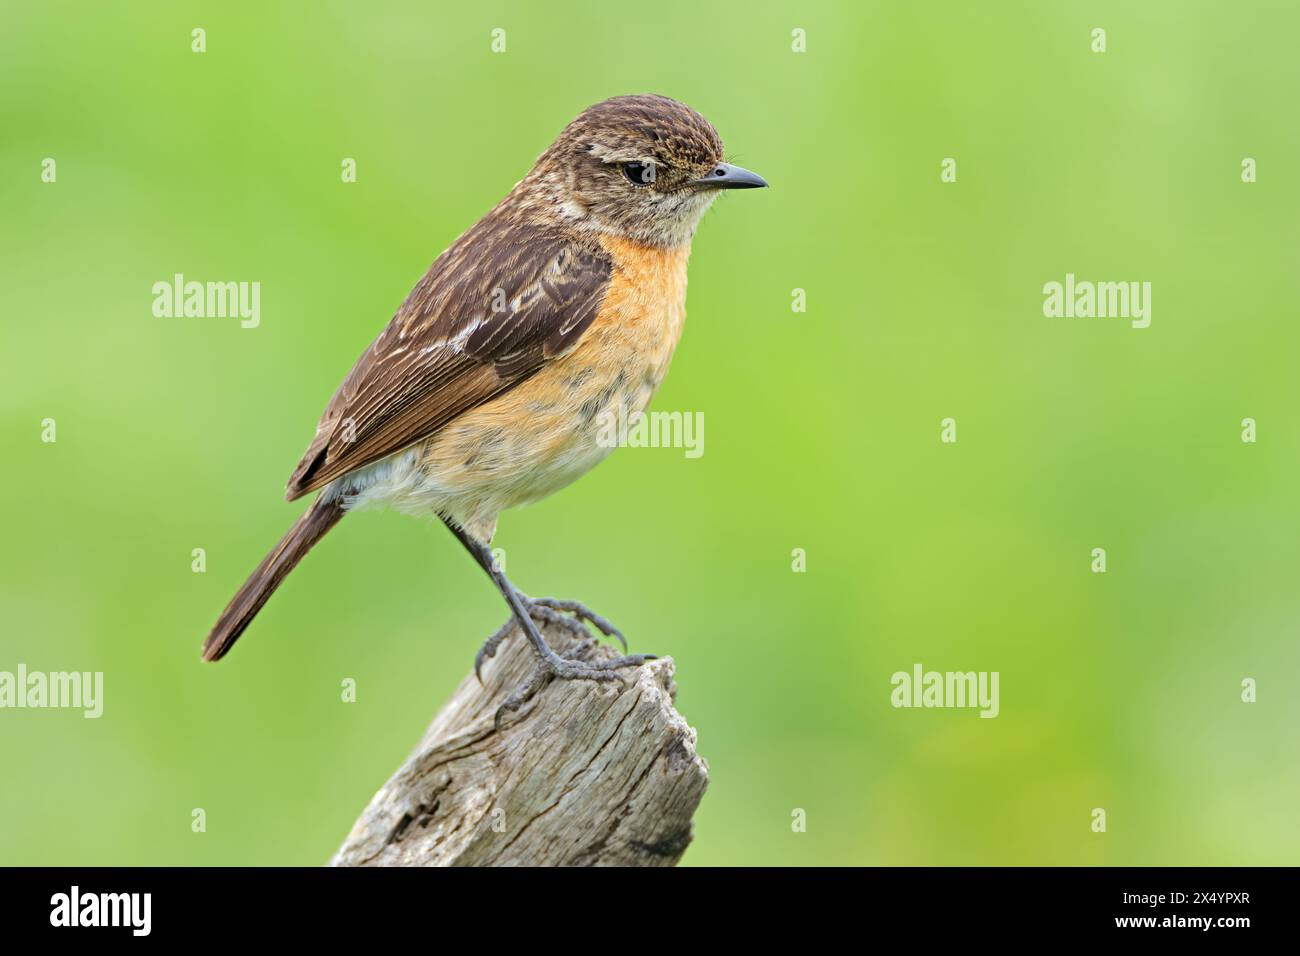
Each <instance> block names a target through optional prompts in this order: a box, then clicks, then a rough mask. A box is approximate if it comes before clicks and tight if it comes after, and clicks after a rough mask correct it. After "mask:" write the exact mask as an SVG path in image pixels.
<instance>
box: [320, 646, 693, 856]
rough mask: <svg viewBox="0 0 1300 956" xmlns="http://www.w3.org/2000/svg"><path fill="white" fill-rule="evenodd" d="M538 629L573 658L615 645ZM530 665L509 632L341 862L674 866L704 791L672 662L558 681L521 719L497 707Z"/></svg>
mask: <svg viewBox="0 0 1300 956" xmlns="http://www.w3.org/2000/svg"><path fill="white" fill-rule="evenodd" d="M575 632H576V628H573V627H561V626H559V625H557V624H555V623H552V624H550V625H549V626H546V627H544V628H543V633H544V634H545V635H546V639H547V642H548V643H550V645H551V646H552V647H554V648H555V649H556V650H557V651H559V652H560V653H561V654H563V655H565V656H576V657H579V658H581V659H584V660H592V659H599V658H601V657H613V656H615V655H614V652H613V651H612V650H611V649H610V648H609V647H604V646H598V645H597V644H596V643H595V642H594V641H592V640H589V639H587V640H583V639H581V638H579V637H577V636H576V633H575ZM535 663H536V658H535V656H534V655H533V653H532V650H531V648H530V647H529V646H528V644H527V642H526V641H525V640H524V639H523V637H522V636H521V635H520V633H519V630H518V628H515V629H514V630H513V631H512V633H511V635H510V636H509V637H508V638H507V639H506V641H505V643H504V644H502V645H501V647H500V649H499V650H498V651H497V654H496V657H495V658H493V659H491V660H489V661H488V662H487V663H486V665H485V666H484V668H483V685H484V686H480V685H479V683H478V680H477V679H476V678H475V677H474V675H473V674H470V675H469V677H467V678H466V679H465V680H464V681H462V682H461V685H460V687H459V688H457V690H456V692H455V693H454V694H453V695H452V697H451V699H450V700H448V701H447V703H446V704H445V705H444V706H443V708H442V710H441V711H440V712H439V713H438V715H437V716H436V717H435V718H434V720H433V723H432V724H431V725H430V726H429V729H428V730H427V731H426V732H425V734H424V738H423V739H422V740H421V741H420V744H419V746H418V747H416V748H415V751H414V752H413V753H412V754H411V756H410V757H409V758H408V759H407V761H406V763H405V764H403V765H402V766H401V767H400V768H399V769H398V770H397V772H396V773H395V774H394V775H393V777H392V778H391V779H390V780H389V781H388V782H387V783H386V784H384V786H383V787H382V788H381V789H380V790H379V792H378V793H376V794H375V796H374V798H373V799H372V800H371V801H370V805H369V806H367V807H366V809H365V811H364V812H363V813H362V814H361V817H360V818H359V819H358V820H357V822H356V824H355V825H354V826H353V828H352V832H351V833H350V834H349V835H348V838H347V840H346V841H345V842H344V844H343V846H342V847H341V848H340V849H339V851H338V853H337V854H336V855H335V856H334V859H333V860H332V861H331V865H333V866H510V865H515V866H520V865H522V866H552V865H554V866H610V865H613V866H672V865H673V864H675V863H676V862H677V861H678V860H679V859H681V856H682V853H683V852H684V851H685V850H686V846H687V844H689V843H690V841H691V817H692V816H693V815H694V813H695V808H696V807H697V806H698V805H699V802H700V797H701V796H703V794H704V788H705V787H706V785H707V784H708V765H707V764H706V763H705V762H704V760H703V759H701V758H700V757H699V756H698V755H697V754H696V753H695V731H694V730H693V729H692V728H691V727H689V726H688V725H687V723H686V721H685V720H683V719H682V716H681V715H680V714H678V713H677V711H676V710H675V709H674V708H673V698H674V695H675V693H676V686H675V685H674V683H673V661H672V658H661V659H659V660H655V661H651V662H649V663H647V664H644V665H642V666H641V667H639V668H635V669H631V668H629V669H627V670H624V671H622V672H621V673H622V675H623V678H624V679H623V681H622V682H619V681H601V682H595V681H585V680H571V681H561V680H551V681H550V682H549V683H548V684H546V685H545V686H544V687H542V689H541V690H540V691H538V693H537V694H536V695H535V696H534V697H533V698H532V699H531V700H530V701H529V702H528V703H526V704H525V705H524V706H523V707H522V708H521V709H520V710H519V711H518V712H515V713H503V714H502V717H501V720H500V724H501V726H500V728H499V729H498V728H497V726H496V716H497V711H498V708H499V707H500V706H501V704H502V703H503V702H504V701H505V700H506V698H507V697H508V696H509V694H510V692H511V691H512V690H513V689H514V688H516V687H517V686H519V685H520V683H521V682H522V681H524V680H526V679H527V678H528V676H529V675H530V674H531V673H532V672H533V669H534V666H535Z"/></svg>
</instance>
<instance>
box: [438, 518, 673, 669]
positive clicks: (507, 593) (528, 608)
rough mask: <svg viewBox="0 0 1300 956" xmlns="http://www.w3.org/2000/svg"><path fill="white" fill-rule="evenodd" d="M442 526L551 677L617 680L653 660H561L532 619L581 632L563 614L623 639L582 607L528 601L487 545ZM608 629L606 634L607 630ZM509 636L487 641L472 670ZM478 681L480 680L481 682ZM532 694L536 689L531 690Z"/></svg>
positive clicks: (495, 636) (544, 600) (499, 634)
mask: <svg viewBox="0 0 1300 956" xmlns="http://www.w3.org/2000/svg"><path fill="white" fill-rule="evenodd" d="M442 520H443V523H444V524H446V525H447V527H448V528H449V529H451V533H452V534H454V535H455V536H456V538H457V540H459V541H460V543H461V544H463V545H464V546H465V549H466V550H467V551H469V553H470V554H471V555H473V557H474V560H475V561H477V562H478V564H479V567H481V568H482V569H483V570H484V571H486V572H487V575H488V577H490V578H491V579H492V583H493V584H495V585H496V586H497V590H498V591H500V592H501V596H502V597H504V598H505V599H506V604H508V605H509V606H510V610H511V612H512V613H513V614H514V616H515V622H516V623H518V625H519V627H520V628H522V629H523V632H524V635H525V636H526V637H527V638H528V641H529V643H530V644H532V645H533V650H534V651H535V652H536V653H537V656H538V657H539V658H541V664H542V666H543V667H544V668H545V669H546V671H547V672H549V673H550V674H551V675H552V676H555V677H560V678H564V679H566V680H567V679H575V678H577V679H583V680H619V679H620V678H619V675H618V674H617V673H615V672H616V671H617V670H618V669H619V668H622V667H638V666H640V665H641V664H644V663H645V662H646V661H649V660H654V659H655V656H654V655H653V654H629V655H627V656H626V657H616V658H614V659H613V660H609V661H594V662H591V661H578V660H570V659H568V658H564V657H561V656H560V655H559V654H557V653H555V651H553V650H552V649H551V647H550V645H549V644H547V643H546V639H545V638H543V637H542V634H541V632H540V631H539V630H538V629H537V625H536V624H535V623H533V618H538V619H540V620H542V621H544V622H548V623H560V622H566V623H565V624H564V625H562V626H573V627H577V628H579V629H582V630H583V633H584V634H585V633H586V631H585V629H583V628H582V625H581V624H580V623H579V622H578V621H576V620H574V619H573V618H569V617H566V616H565V615H564V614H563V613H561V611H562V610H565V611H570V612H572V613H574V614H575V615H577V616H578V617H579V618H581V619H583V620H590V621H592V623H593V624H595V625H596V627H597V628H599V629H600V630H601V631H602V632H604V633H606V634H611V633H612V634H616V635H618V637H619V639H620V640H621V639H622V635H621V634H618V630H617V628H615V627H614V626H613V625H612V624H610V623H609V622H608V621H606V620H605V619H604V618H603V617H601V616H600V615H598V614H595V613H594V612H592V611H590V610H589V609H588V608H586V607H585V606H583V605H581V604H579V603H578V602H576V601H558V600H555V599H553V598H542V599H540V600H536V601H533V600H530V599H528V598H527V597H525V596H524V595H523V594H521V593H520V592H519V590H518V589H517V588H516V587H515V586H514V585H513V584H511V583H510V580H509V579H508V578H507V577H506V576H505V574H504V573H503V572H502V571H501V569H500V568H499V567H497V564H496V562H495V561H493V560H492V552H491V551H489V550H488V548H487V545H485V544H484V543H483V542H481V541H479V540H478V539H477V538H475V537H474V536H473V535H471V534H470V533H469V532H467V531H466V530H465V529H464V528H462V527H461V526H460V525H459V524H457V523H456V522H455V521H453V520H452V519H450V518H448V517H446V516H443V519H442ZM607 628H608V630H606V629H607ZM508 633H509V626H506V627H502V628H501V629H500V630H498V631H497V632H496V633H495V634H493V635H492V636H491V637H489V638H488V639H487V642H486V643H485V644H484V645H483V647H482V648H481V649H480V650H479V653H478V657H477V658H476V659H475V661H474V670H475V673H477V672H478V671H479V669H480V667H481V666H482V664H483V661H484V660H485V659H487V658H488V657H491V656H492V655H493V654H495V653H496V649H497V647H498V646H499V645H500V643H501V642H502V641H503V640H504V639H505V637H506V635H507V634H508ZM480 679H481V678H480ZM533 689H534V690H535V689H536V688H533Z"/></svg>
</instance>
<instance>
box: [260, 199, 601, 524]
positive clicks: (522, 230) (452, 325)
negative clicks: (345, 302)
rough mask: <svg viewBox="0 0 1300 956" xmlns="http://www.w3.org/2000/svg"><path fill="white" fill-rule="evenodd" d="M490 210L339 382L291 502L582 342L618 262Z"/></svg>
mask: <svg viewBox="0 0 1300 956" xmlns="http://www.w3.org/2000/svg"><path fill="white" fill-rule="evenodd" d="M499 212H501V210H500V207H498V211H494V213H492V214H489V215H488V216H487V217H485V218H484V219H483V220H481V221H480V222H479V223H478V224H477V225H476V226H474V227H473V228H472V229H471V230H470V231H469V232H467V233H466V234H465V235H464V236H462V237H461V238H460V239H458V240H457V241H456V243H455V244H454V245H452V247H451V248H449V249H448V250H447V251H446V252H444V253H443V254H442V255H441V256H439V257H438V259H437V260H436V261H435V262H434V263H433V265H432V266H430V267H429V271H428V272H427V273H426V274H425V276H424V278H423V279H421V280H420V282H419V283H418V284H417V285H416V287H415V288H414V289H413V290H412V291H411V294H410V295H409V296H407V299H406V301H405V302H404V303H403V304H402V307H401V308H400V309H398V311H397V314H396V315H395V316H393V320H392V321H391V322H390V323H389V324H388V327H387V328H385V329H384V331H383V332H381V333H380V335H379V337H378V338H377V339H375V341H374V342H373V343H372V344H371V345H370V347H369V348H368V349H367V350H366V351H365V353H364V354H363V355H362V356H361V358H360V359H358V360H357V364H356V365H355V366H354V367H353V369H352V371H351V372H350V373H349V374H348V377H347V378H346V379H344V381H343V384H342V385H340V386H339V389H338V391H337V392H335V394H334V397H333V398H332V399H331V400H330V403H329V405H328V406H327V407H326V409H325V413H324V414H323V415H322V416H321V420H320V424H319V425H317V426H316V437H315V438H313V439H312V443H311V445H310V446H309V447H308V449H307V453H306V454H305V455H303V458H302V461H301V462H299V464H298V467H297V468H296V469H295V470H294V473H293V475H292V477H290V479H289V485H288V487H287V489H286V490H285V497H286V498H288V499H289V500H290V501H292V500H294V499H295V498H300V497H302V496H303V495H305V494H307V493H309V492H311V491H315V490H316V489H318V488H322V487H324V486H325V485H327V484H329V483H330V482H331V481H333V480H334V479H335V478H338V477H339V476H340V475H344V474H347V473H348V472H350V471H353V470H354V469H357V468H361V467H363V466H365V465H368V464H370V463H372V462H375V461H378V460H379V459H381V458H384V457H387V456H388V455H391V454H393V453H394V452H397V451H401V450H402V449H403V448H406V447H407V446H409V445H412V444H414V443H416V442H419V441H421V440H423V439H425V438H428V437H429V436H430V435H432V434H433V433H435V432H436V431H438V429H440V428H442V427H443V426H444V425H446V424H447V423H448V422H450V421H452V420H453V419H454V418H456V417H457V416H458V415H460V414H462V413H464V412H466V411H468V410H470V409H472V408H474V407H476V406H478V405H480V404H482V403H483V402H485V401H487V400H488V399H490V398H492V397H493V396H495V395H499V394H500V393H502V392H504V391H506V390H507V389H510V388H512V387H513V386H514V385H517V384H518V383H519V382H521V381H523V380H524V379H526V378H528V377H529V376H530V375H532V374H533V373H534V372H536V371H537V370H538V369H539V368H541V367H542V365H543V364H544V363H545V362H547V361H548V360H550V359H553V358H555V357H556V356H559V355H562V354H564V353H565V352H567V351H568V350H569V349H571V348H573V346H574V345H576V344H577V342H578V340H579V339H580V338H581V337H582V334H583V332H584V331H586V329H587V326H589V325H590V324H591V322H592V320H593V319H594V318H595V317H596V313H597V312H599V311H600V305H601V302H602V301H603V300H604V298H605V293H606V290H607V289H608V287H609V279H610V274H611V271H612V263H611V261H610V259H609V257H608V255H607V254H606V253H605V252H604V250H603V249H601V248H600V247H599V245H597V244H595V243H594V242H592V243H587V242H584V241H582V240H580V239H577V238H575V237H574V236H572V235H571V234H568V233H564V232H561V231H559V230H557V229H555V228H554V227H547V226H544V225H540V224H532V223H528V222H521V221H520V220H519V219H518V218H516V217H513V216H507V215H499V214H498V213H499Z"/></svg>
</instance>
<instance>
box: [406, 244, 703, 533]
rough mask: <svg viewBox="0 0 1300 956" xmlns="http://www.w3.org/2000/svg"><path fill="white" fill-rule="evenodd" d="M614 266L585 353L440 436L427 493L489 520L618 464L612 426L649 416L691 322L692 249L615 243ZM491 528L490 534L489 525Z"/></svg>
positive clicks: (431, 450) (584, 341)
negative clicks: (611, 459)
mask: <svg viewBox="0 0 1300 956" xmlns="http://www.w3.org/2000/svg"><path fill="white" fill-rule="evenodd" d="M602 245H603V246H604V247H605V249H606V251H607V252H608V253H609V254H610V256H611V257H612V258H613V261H614V269H613V272H612V275H611V277H610V285H609V289H608V291H607V293H606V296H605V301H604V303H603V304H602V307H601V309H600V312H599V313H598V314H597V315H596V318H595V319H594V320H593V321H592V323H591V325H590V326H588V328H587V330H586V332H585V333H584V334H583V335H582V338H581V339H580V340H579V341H578V343H577V345H576V346H574V348H573V349H572V350H571V351H569V352H568V353H566V354H564V355H562V356H560V357H558V358H556V359H554V360H553V361H551V362H549V363H548V364H547V365H546V366H545V367H544V368H542V369H541V370H540V371H538V372H537V374H535V375H533V376H532V377H530V378H529V379H527V380H526V381H524V382H521V383H520V384H519V385H517V386H515V387H514V388H512V389H511V390H510V391H508V392H506V393H504V394H503V395H501V396H500V397H499V398H495V399H493V400H491V401H489V402H486V403H484V404H483V405H480V406H479V407H478V408H476V409H474V410H472V411H469V412H467V413H465V414H464V415H462V416H460V417H459V418H457V419H456V420H455V421H453V422H451V423H450V424H449V425H448V426H447V427H446V428H444V429H443V430H442V431H441V432H439V433H438V434H437V435H436V436H434V438H433V439H432V440H431V441H430V442H429V443H428V445H427V446H426V447H425V449H424V451H423V453H422V454H421V455H420V456H419V458H420V466H421V470H422V472H423V474H424V488H422V492H424V493H426V494H427V493H430V492H433V491H434V490H435V489H436V490H437V491H438V493H441V494H443V495H445V496H447V498H448V500H450V499H458V502H460V503H458V504H457V505H456V506H455V507H454V508H453V510H454V511H456V512H462V511H463V512H466V513H468V512H473V513H475V514H481V515H483V516H484V521H485V522H486V516H488V515H493V516H494V515H495V513H496V512H498V511H500V510H502V509H504V508H508V507H512V506H514V505H518V504H523V503H525V502H528V501H535V500H538V499H540V498H543V497H545V496H546V495H548V494H550V493H551V492H553V491H556V490H558V489H559V488H562V487H564V486H565V485H567V484H569V482H571V481H573V480H574V479H575V478H577V477H579V476H580V475H582V474H583V473H585V472H586V471H588V470H589V469H591V468H592V467H593V466H594V465H596V464H597V463H598V462H599V461H601V459H603V458H604V457H605V456H606V455H608V454H609V453H610V452H611V451H612V450H613V446H612V445H610V444H608V442H607V441H605V440H602V439H601V435H602V428H604V429H605V431H604V434H605V435H608V423H609V421H610V417H611V416H623V419H622V420H624V421H626V420H627V419H628V418H632V417H634V416H636V415H637V414H639V413H640V412H642V411H643V410H644V409H645V407H646V406H647V405H648V404H649V403H650V400H651V398H653V397H654V394H655V392H656V391H657V390H658V388H659V385H660V383H661V382H662V381H663V379H664V376H665V375H666V374H667V372H668V366H669V363H670V362H671V360H672V356H673V351H674V349H676V347H677V341H678V339H679V338H680V336H681V331H682V324H683V322H684V321H685V318H686V263H687V259H688V257H689V255H690V248H689V246H686V247H682V248H680V249H673V250H664V249H656V248H653V247H649V246H643V245H640V244H638V243H633V242H628V241H626V240H617V239H605V240H602ZM485 526H486V524H485Z"/></svg>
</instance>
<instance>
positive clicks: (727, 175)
mask: <svg viewBox="0 0 1300 956" xmlns="http://www.w3.org/2000/svg"><path fill="white" fill-rule="evenodd" d="M692 184H693V185H696V186H704V187H706V188H710V189H761V188H763V187H764V186H766V185H767V180H766V179H764V178H763V177H762V176H760V175H759V174H758V173H751V172H750V171H749V170H748V169H741V168H740V167H739V166H733V165H731V163H719V164H718V165H717V166H714V167H713V170H712V171H711V172H710V173H709V175H707V176H705V177H704V178H703V179H696V180H692Z"/></svg>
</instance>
